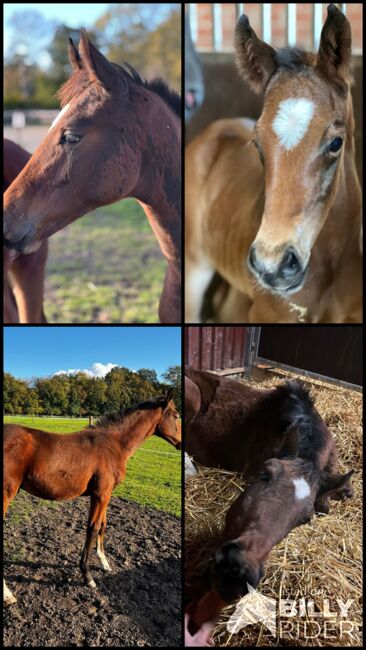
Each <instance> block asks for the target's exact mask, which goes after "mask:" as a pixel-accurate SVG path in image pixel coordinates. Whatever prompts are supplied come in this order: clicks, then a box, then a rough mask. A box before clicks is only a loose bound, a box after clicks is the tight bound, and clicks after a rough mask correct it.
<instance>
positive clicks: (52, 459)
mask: <svg viewBox="0 0 366 650" xmlns="http://www.w3.org/2000/svg"><path fill="white" fill-rule="evenodd" d="M178 418H179V414H178V411H177V409H176V407H175V404H174V402H173V400H172V392H171V390H169V391H168V393H167V395H166V396H164V397H159V398H152V399H151V400H148V401H146V402H141V403H140V404H137V405H136V406H133V407H131V408H128V409H122V410H121V411H120V412H119V413H112V414H109V415H105V416H103V417H101V418H100V419H99V420H98V421H97V422H96V424H95V425H94V426H92V427H89V428H87V429H83V430H82V431H79V432H77V433H72V434H70V435H67V436H63V435H58V434H55V433H47V432H46V431H39V430H37V429H30V428H28V427H23V426H21V425H18V424H14V425H12V424H9V425H6V426H5V434H4V438H5V440H4V515H5V513H6V510H7V507H8V505H9V503H10V502H11V500H12V499H13V498H14V496H15V495H16V493H17V492H18V490H19V488H22V489H23V490H25V491H26V492H29V494H33V495H34V496H37V497H41V498H42V499H49V500H51V501H61V500H65V499H74V498H75V497H78V496H89V497H90V511H89V518H88V527H87V533H86V541H85V545H84V548H83V552H82V555H81V560H80V569H81V572H82V574H83V577H84V581H85V584H87V585H88V586H90V587H95V586H96V584H95V582H94V580H93V577H92V575H91V573H90V570H89V562H90V554H91V550H92V547H93V545H94V544H95V543H96V544H97V555H98V557H99V559H100V561H101V563H102V567H103V569H104V570H105V571H110V570H111V569H110V566H109V564H108V561H107V559H106V557H105V554H104V545H103V542H104V533H105V529H106V525H107V515H106V513H107V506H108V503H109V501H110V498H111V495H112V491H113V489H114V488H115V487H116V486H117V485H118V484H119V483H121V482H122V481H123V479H124V477H125V474H126V465H127V461H128V460H129V458H131V456H132V455H133V454H134V453H135V451H136V449H137V448H138V447H139V446H140V445H141V444H142V443H143V442H144V441H145V440H146V439H147V438H149V437H150V436H151V435H153V434H155V435H158V436H161V437H162V438H165V440H167V441H168V442H170V443H171V444H172V445H174V446H175V447H177V448H180V444H181V427H180V421H179V420H178ZM15 602H16V598H15V597H14V596H13V594H12V593H11V591H10V590H9V589H8V587H7V586H6V584H5V581H4V604H5V605H11V604H12V603H15Z"/></svg>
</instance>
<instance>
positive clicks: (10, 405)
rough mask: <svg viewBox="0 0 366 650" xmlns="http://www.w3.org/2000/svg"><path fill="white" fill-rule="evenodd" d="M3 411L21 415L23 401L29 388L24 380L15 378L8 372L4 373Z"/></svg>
mask: <svg viewBox="0 0 366 650" xmlns="http://www.w3.org/2000/svg"><path fill="white" fill-rule="evenodd" d="M3 387H4V393H3V395H4V403H3V409H4V413H9V414H14V415H15V414H16V415H18V414H19V415H22V414H23V413H24V412H25V410H24V403H25V402H26V400H27V397H28V393H29V390H30V389H29V388H28V385H27V383H26V382H25V381H23V380H22V379H16V378H15V377H13V376H12V375H11V374H10V373H9V372H6V373H5V374H4V381H3Z"/></svg>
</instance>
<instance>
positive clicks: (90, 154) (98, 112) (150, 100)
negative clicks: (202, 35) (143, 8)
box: [4, 30, 180, 252]
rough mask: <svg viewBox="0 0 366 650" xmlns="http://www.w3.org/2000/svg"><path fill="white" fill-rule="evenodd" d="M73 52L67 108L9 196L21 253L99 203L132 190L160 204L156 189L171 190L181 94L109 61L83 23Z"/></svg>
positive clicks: (64, 98) (64, 93)
mask: <svg viewBox="0 0 366 650" xmlns="http://www.w3.org/2000/svg"><path fill="white" fill-rule="evenodd" d="M69 59H70V63H71V65H72V68H73V74H72V76H71V78H70V79H69V80H68V81H67V82H66V83H65V84H64V86H63V87H62V88H61V89H60V91H59V93H58V94H59V97H60V99H61V105H62V106H63V109H62V111H61V113H60V114H59V115H58V117H57V118H56V119H55V120H54V122H53V124H52V126H51V128H50V130H49V132H48V134H47V135H46V137H45V139H44V140H43V141H42V143H41V144H40V146H39V147H38V149H37V150H36V151H35V153H34V155H33V156H32V158H31V160H30V161H29V163H28V165H27V166H26V167H25V169H24V170H23V172H22V173H21V174H20V175H19V176H18V178H17V179H16V181H15V182H14V183H13V184H12V186H11V187H10V188H9V190H8V192H7V193H6V195H5V205H4V210H5V212H4V238H5V244H6V245H7V246H8V247H9V248H15V249H16V250H18V251H19V252H31V251H32V250H35V249H36V248H37V247H38V246H39V242H40V240H42V239H45V238H47V237H49V236H50V235H52V234H53V233H54V232H56V231H57V230H60V229H61V228H63V227H64V226H65V225H66V224H68V223H70V222H72V221H74V220H75V219H77V218H78V217H80V216H82V215H83V214H85V213H86V212H88V211H89V210H92V209H94V208H96V207H98V206H101V205H107V204H109V203H113V202H114V201H117V200H119V199H123V198H125V197H128V196H133V197H135V198H137V199H140V200H141V201H143V202H145V203H147V204H148V205H152V207H154V208H155V209H156V207H155V205H154V200H158V199H157V198H156V197H157V196H159V194H158V193H159V190H161V195H162V196H164V197H165V196H166V197H168V194H169V196H171V195H173V194H174V192H173V190H172V187H173V185H172V183H173V182H174V180H172V179H173V178H174V172H175V170H174V164H176V165H177V166H178V165H179V160H177V161H176V162H175V163H174V164H173V163H172V162H171V160H170V158H167V156H168V155H169V156H171V157H173V156H175V152H176V149H177V144H178V143H179V134H180V122H179V112H180V98H179V96H178V95H177V94H176V93H174V92H173V91H170V90H169V89H168V87H167V86H166V85H165V83H164V82H163V81H162V80H159V79H155V80H153V81H150V82H145V81H143V80H142V79H141V78H140V77H139V75H138V74H137V72H136V71H135V70H133V68H131V66H128V65H127V64H126V68H127V69H125V68H122V67H120V66H118V65H116V64H114V63H111V62H109V61H108V60H107V59H106V58H105V57H104V56H103V54H101V52H99V51H98V50H97V49H96V48H95V47H94V46H93V44H92V43H91V42H90V41H89V39H88V37H87V35H86V32H85V31H84V30H82V31H81V37H80V44H79V49H77V48H76V47H75V46H74V45H73V43H72V41H71V42H70V46H69ZM127 70H128V71H127ZM175 157H177V156H175ZM178 158H179V156H178ZM168 163H169V165H168ZM167 166H168V167H169V170H168V171H167V169H166V167H167ZM174 196H175V195H174Z"/></svg>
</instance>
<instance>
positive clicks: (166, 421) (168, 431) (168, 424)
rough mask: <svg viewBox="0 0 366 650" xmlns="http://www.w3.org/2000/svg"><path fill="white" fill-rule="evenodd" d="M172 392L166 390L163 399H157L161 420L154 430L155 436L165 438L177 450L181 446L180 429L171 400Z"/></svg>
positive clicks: (177, 415) (175, 408)
mask: <svg viewBox="0 0 366 650" xmlns="http://www.w3.org/2000/svg"><path fill="white" fill-rule="evenodd" d="M172 393H173V391H172V390H171V389H169V390H168V392H167V394H166V395H165V396H164V397H161V398H159V401H158V405H159V404H161V408H162V413H161V419H160V421H159V423H158V425H157V427H156V429H155V435H157V436H160V437H161V438H165V440H167V441H168V442H170V444H172V445H174V447H176V448H177V449H180V448H181V444H182V429H181V422H180V418H179V413H178V410H177V407H176V406H175V404H174V402H173V399H172Z"/></svg>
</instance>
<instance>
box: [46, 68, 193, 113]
mask: <svg viewBox="0 0 366 650" xmlns="http://www.w3.org/2000/svg"><path fill="white" fill-rule="evenodd" d="M112 65H113V66H114V67H115V68H116V70H117V71H118V72H119V74H120V75H121V76H123V77H124V78H125V79H126V77H127V78H128V80H129V81H132V82H133V83H135V84H137V85H139V86H141V87H143V88H146V90H150V91H151V92H154V93H156V94H157V95H159V97H161V99H162V100H163V101H164V102H165V103H166V104H167V105H168V106H169V107H170V108H171V109H172V111H173V112H174V113H175V115H177V116H178V117H180V116H181V98H180V95H179V94H178V93H176V92H175V91H174V90H171V89H170V88H169V86H168V84H167V83H166V82H165V81H164V80H163V79H160V78H157V79H151V81H147V80H146V79H142V78H141V77H140V75H139V74H138V72H137V71H136V70H135V69H134V68H133V67H132V66H131V65H130V64H129V63H125V64H124V65H123V67H122V66H120V65H118V64H117V63H112ZM90 85H93V87H94V88H95V89H96V91H97V92H98V93H99V94H101V95H102V94H103V92H104V90H103V87H102V85H101V84H98V83H96V82H93V81H90V79H89V76H88V74H87V72H86V70H84V69H82V70H77V71H76V72H74V73H73V74H72V76H71V77H70V78H69V79H68V80H67V81H65V83H64V84H63V85H62V86H61V88H59V90H58V91H57V93H56V95H57V97H58V99H59V100H60V102H61V106H65V104H67V103H68V102H69V101H70V100H71V99H72V98H73V97H75V95H76V94H79V93H80V92H81V91H82V90H85V88H87V87H88V86H90Z"/></svg>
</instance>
